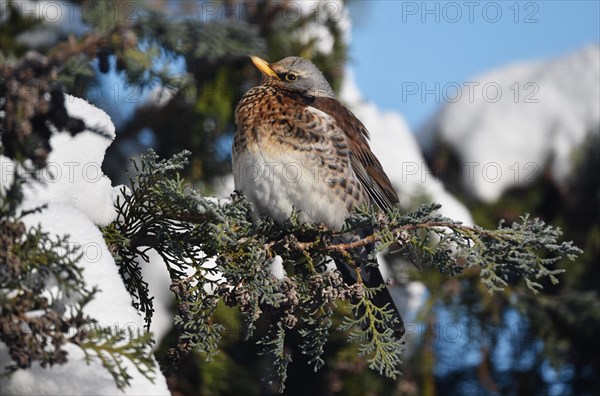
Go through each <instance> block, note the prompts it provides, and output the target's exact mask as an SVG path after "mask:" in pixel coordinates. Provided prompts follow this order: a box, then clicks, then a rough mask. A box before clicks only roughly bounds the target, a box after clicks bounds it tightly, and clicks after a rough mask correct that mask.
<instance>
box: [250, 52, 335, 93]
mask: <svg viewBox="0 0 600 396" xmlns="http://www.w3.org/2000/svg"><path fill="white" fill-rule="evenodd" d="M250 59H252V63H254V65H255V66H256V67H257V68H258V70H260V71H261V73H262V74H263V84H270V85H274V86H277V87H280V88H283V89H286V90H288V91H292V92H296V93H299V94H302V95H309V96H315V97H328V98H334V97H335V94H334V93H333V90H332V89H331V86H330V85H329V83H328V82H327V80H326V79H325V77H324V76H323V73H321V71H320V70H319V69H318V68H317V67H316V66H315V65H314V64H313V63H312V62H311V61H309V60H308V59H304V58H300V57H298V56H289V57H287V58H283V59H282V60H280V61H279V62H275V63H268V62H267V61H265V60H263V59H261V58H259V57H258V56H251V57H250Z"/></svg>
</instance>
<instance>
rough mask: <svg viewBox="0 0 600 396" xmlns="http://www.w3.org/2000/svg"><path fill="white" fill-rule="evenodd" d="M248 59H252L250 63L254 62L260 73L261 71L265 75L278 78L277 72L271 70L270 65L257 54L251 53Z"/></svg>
mask: <svg viewBox="0 0 600 396" xmlns="http://www.w3.org/2000/svg"><path fill="white" fill-rule="evenodd" d="M250 59H252V63H254V66H256V68H257V69H258V70H260V71H261V73H263V74H264V75H266V76H269V77H274V78H276V79H278V80H279V76H278V75H277V73H275V72H274V71H273V69H271V66H269V64H268V63H267V61H266V60H264V59H261V58H259V57H258V56H254V55H251V56H250Z"/></svg>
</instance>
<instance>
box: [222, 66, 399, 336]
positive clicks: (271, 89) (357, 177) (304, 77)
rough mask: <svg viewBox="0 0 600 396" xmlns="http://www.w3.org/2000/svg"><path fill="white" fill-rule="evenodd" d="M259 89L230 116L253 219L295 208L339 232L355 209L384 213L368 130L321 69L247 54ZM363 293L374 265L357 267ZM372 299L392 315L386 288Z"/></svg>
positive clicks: (351, 275)
mask: <svg viewBox="0 0 600 396" xmlns="http://www.w3.org/2000/svg"><path fill="white" fill-rule="evenodd" d="M251 59H252V62H253V63H254V65H255V66H256V67H257V68H258V69H259V70H260V71H261V73H262V75H263V78H262V83H261V85H259V86H257V87H254V88H252V89H250V90H249V91H248V92H247V93H246V94H245V95H244V97H243V98H242V100H241V101H240V103H239V104H238V106H237V109H236V111H235V122H236V126H237V131H236V134H235V138H234V143H233V165H234V180H235V189H236V190H238V191H240V192H241V193H243V194H244V196H245V197H246V198H247V199H248V200H249V201H250V202H252V204H253V210H254V213H253V214H254V215H255V216H263V215H267V216H270V217H271V218H272V219H273V220H275V221H276V222H278V223H280V224H283V223H284V222H285V221H287V220H288V219H289V217H290V215H291V214H292V211H293V210H294V209H296V210H298V211H299V214H298V215H299V219H300V221H301V222H308V223H314V224H320V223H322V224H324V225H326V226H327V227H329V228H331V229H335V230H340V229H341V228H342V227H343V225H344V220H345V218H346V217H347V216H348V215H349V214H350V212H351V211H352V210H353V208H355V207H357V206H360V205H375V206H376V207H378V208H380V209H384V210H387V209H390V208H392V207H394V206H395V205H396V204H397V203H398V196H397V194H396V192H395V190H394V189H393V187H392V185H391V182H390V180H389V178H388V177H387V175H386V174H385V172H384V171H383V168H382V166H381V164H380V162H379V161H378V160H377V158H376V157H375V155H374V154H373V152H372V151H371V149H370V147H369V132H368V131H367V129H366V128H365V126H364V125H363V124H362V123H361V122H360V121H359V120H358V119H357V118H356V116H355V115H354V114H352V112H350V110H348V109H347V108H345V107H344V106H343V105H342V104H341V103H340V102H339V101H338V100H337V99H336V97H335V94H334V93H333V90H332V89H331V86H330V85H329V83H328V82H327V80H326V79H325V77H324V76H323V74H322V73H321V71H320V70H319V69H318V68H317V67H316V66H315V65H314V64H313V63H312V62H310V61H309V60H307V59H304V58H300V57H288V58H284V59H282V60H280V61H279V62H276V63H273V64H269V63H267V62H266V61H265V60H263V59H261V58H258V57H256V56H252V57H251ZM336 264H337V266H338V269H339V270H340V272H341V273H342V275H343V277H344V281H345V282H346V283H350V284H352V283H355V282H357V278H358V277H357V274H356V269H355V268H353V267H350V266H349V265H348V264H347V263H341V262H340V263H337V262H336ZM360 279H361V280H362V282H363V283H364V284H365V286H367V287H369V288H374V287H378V286H381V285H383V284H384V280H383V277H382V275H381V273H380V271H379V269H378V268H377V266H374V265H361V267H360ZM372 302H373V303H374V304H375V305H376V306H378V307H380V308H382V307H384V306H385V305H386V304H389V305H388V307H389V308H392V309H393V310H394V311H395V312H396V313H397V315H398V323H397V326H396V328H395V329H394V333H395V335H396V336H397V337H398V338H400V337H402V336H403V334H404V325H403V323H402V319H401V317H400V314H399V313H398V311H397V307H396V305H395V304H394V302H393V301H392V298H391V295H390V293H389V291H388V289H387V288H386V287H383V288H382V289H381V290H380V291H378V292H377V294H376V295H375V296H374V297H373V299H372Z"/></svg>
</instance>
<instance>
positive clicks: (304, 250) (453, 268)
mask: <svg viewBox="0 0 600 396" xmlns="http://www.w3.org/2000/svg"><path fill="white" fill-rule="evenodd" d="M187 155H188V153H185V152H184V153H181V154H179V155H176V156H174V157H173V158H171V159H169V160H159V159H158V157H157V155H156V154H155V153H154V152H152V151H151V152H150V153H149V154H147V155H144V156H142V157H141V159H140V162H139V163H138V164H136V167H135V169H136V170H137V174H135V175H133V176H132V177H131V179H130V181H131V190H129V191H128V190H126V189H124V190H123V198H122V200H120V201H119V203H118V204H117V211H118V214H119V216H118V219H117V220H116V221H115V222H114V223H113V224H111V225H110V226H108V227H107V228H106V229H105V230H104V233H105V237H106V239H107V241H108V243H109V246H110V249H111V251H112V252H113V253H114V255H115V257H116V258H117V262H118V264H119V266H120V269H121V274H122V275H123V276H124V279H125V282H126V284H128V287H129V288H130V291H131V292H132V294H133V295H134V296H136V298H137V302H136V304H137V306H138V308H139V309H140V310H142V311H143V312H145V313H146V318H147V323H148V324H149V323H150V319H151V316H152V299H151V297H150V296H149V294H148V289H147V285H146V284H145V282H144V280H143V278H142V277H141V272H140V270H139V266H140V262H139V260H138V258H140V257H141V258H142V259H144V260H146V261H148V256H147V252H148V251H149V250H150V249H154V250H156V251H157V252H158V254H159V255H160V256H161V258H162V259H163V261H164V263H165V265H166V267H167V270H168V271H169V274H170V276H171V281H172V287H171V289H172V291H173V292H174V294H175V297H176V300H177V304H178V307H177V308H178V313H177V316H176V319H175V323H176V325H177V327H178V330H179V339H178V343H177V346H176V347H175V348H173V349H172V350H171V351H170V356H171V357H172V359H171V360H172V363H173V364H177V362H178V361H179V360H180V359H181V358H182V357H183V356H185V354H187V353H188V352H190V351H191V350H193V349H197V350H200V351H203V352H205V353H206V356H207V358H208V359H211V357H212V356H214V353H215V351H216V350H217V347H218V342H219V339H220V334H221V333H222V331H223V327H222V325H221V324H219V323H216V322H215V321H214V320H213V319H212V318H213V314H214V310H215V307H216V306H217V303H218V301H219V300H222V301H223V302H224V303H225V304H227V305H229V306H233V307H238V308H239V310H240V311H241V312H242V313H244V317H245V331H246V333H245V338H246V339H247V340H250V341H255V342H257V343H258V344H259V345H261V346H262V353H264V354H268V355H270V356H271V358H272V360H273V371H272V372H271V373H269V374H268V375H267V376H266V377H265V378H266V379H267V380H268V381H275V382H277V383H278V384H279V385H280V390H281V391H283V389H284V381H285V378H286V368H287V365H288V363H289V362H290V361H291V357H290V355H289V354H288V353H287V352H286V348H285V339H286V335H288V334H289V332H291V331H297V332H298V334H300V336H301V337H302V339H303V342H302V344H301V349H302V352H303V353H304V354H305V355H306V356H307V358H308V363H309V364H311V365H313V367H314V369H315V370H318V369H319V368H321V367H322V366H323V364H324V361H323V358H322V356H323V351H324V349H325V348H326V343H327V339H328V336H329V334H330V332H331V331H343V332H345V333H347V334H348V341H349V342H354V343H358V344H359V345H360V347H359V353H360V355H361V356H363V357H365V358H366V359H367V361H368V363H369V367H370V368H371V369H373V370H376V371H377V372H379V373H380V374H382V375H385V376H388V377H391V378H395V376H396V375H398V374H399V369H400V367H399V366H400V363H401V361H400V353H401V351H402V341H400V340H397V339H395V338H394V336H393V330H392V329H393V321H394V315H393V313H392V311H391V310H390V309H389V308H388V307H386V308H383V309H382V308H378V307H376V306H375V305H374V304H373V303H372V302H371V300H370V298H371V297H372V295H373V294H374V293H375V292H376V289H369V288H367V287H365V285H363V284H362V283H361V282H360V281H359V282H358V283H356V284H354V285H347V284H345V283H343V282H342V280H341V275H340V274H339V272H338V271H337V270H333V271H328V270H327V264H328V262H329V261H330V260H331V259H332V258H334V259H338V260H345V261H346V262H348V263H349V264H351V265H354V264H353V263H354V261H355V258H354V257H352V254H353V252H355V251H356V248H357V247H360V246H365V245H369V244H373V243H377V246H378V249H380V250H381V249H385V248H387V247H389V246H392V245H394V244H400V245H406V244H407V243H412V244H414V245H415V246H417V247H418V248H419V250H420V251H421V252H422V253H421V254H422V257H421V259H422V260H423V262H425V263H426V264H428V266H429V267H432V268H437V269H438V270H440V271H442V272H444V273H448V274H450V275H455V274H458V273H460V272H462V271H463V270H464V269H465V268H468V267H471V266H477V267H480V268H481V282H482V283H484V284H485V285H486V286H488V288H489V290H490V292H493V291H499V290H502V289H503V287H505V286H506V282H507V280H508V278H514V277H517V278H520V279H522V280H523V282H525V283H526V285H527V287H529V289H531V291H532V292H534V293H537V292H538V291H539V290H540V289H541V283H540V282H539V280H540V279H541V278H549V279H550V280H551V281H553V282H556V281H557V279H556V275H557V274H558V273H560V270H553V269H552V264H553V263H554V262H556V261H557V260H559V259H561V258H563V257H567V258H569V259H571V260H573V259H574V258H575V257H576V255H577V254H579V253H580V250H579V249H578V248H577V247H575V246H574V245H573V244H572V243H571V242H559V238H560V237H561V232H560V230H559V229H558V228H555V227H552V226H549V225H546V224H544V223H543V222H542V221H541V220H539V219H530V218H529V216H523V217H522V218H521V221H520V222H516V223H514V224H512V225H511V226H506V225H504V224H503V223H500V224H499V227H498V229H497V230H486V229H483V228H481V227H477V226H474V227H471V226H465V225H463V224H461V223H460V222H456V221H453V220H451V219H449V218H446V217H443V216H441V215H440V214H439V213H438V212H437V210H438V209H439V208H440V206H439V205H437V204H432V205H424V206H421V207H420V208H419V209H418V210H416V211H414V212H411V213H407V214H405V213H401V211H400V210H399V209H395V210H392V211H390V212H389V213H380V212H375V211H373V210H371V209H368V208H361V209H359V210H357V211H355V212H354V213H353V214H352V215H351V216H350V217H349V218H348V219H347V223H346V227H345V228H344V230H343V231H342V233H346V232H352V231H353V230H355V229H359V228H364V227H375V229H377V231H376V232H375V233H374V234H372V235H370V236H368V237H365V238H363V239H361V240H358V241H353V242H350V243H339V242H333V241H335V240H336V237H339V232H335V231H333V230H330V229H327V228H326V227H324V226H320V225H310V224H300V223H299V222H298V220H297V216H296V215H292V217H291V218H290V220H289V221H288V223H287V224H285V225H284V226H280V225H277V224H274V223H273V221H272V220H270V219H268V218H263V219H260V220H258V221H252V220H251V217H250V205H249V203H248V202H247V201H246V200H245V199H244V198H243V196H241V195H238V194H235V193H234V194H233V195H232V196H231V199H230V200H224V201H218V200H215V199H211V198H205V197H201V196H200V195H199V194H198V193H197V192H196V191H195V190H194V189H193V188H191V187H190V186H189V185H187V184H186V183H185V182H183V181H182V179H181V177H180V176H179V172H180V170H181V169H182V168H183V167H184V166H185V165H186V163H187V159H186V156H187ZM338 240H339V239H338ZM540 252H545V253H544V254H545V256H540ZM277 256H279V258H277ZM277 260H281V263H282V265H283V267H284V268H285V270H286V274H287V276H286V277H284V278H283V279H278V278H276V277H275V276H274V275H273V271H272V270H271V267H272V266H273V265H277V264H276V261H277ZM356 270H357V273H358V275H359V278H360V273H359V269H358V268H356ZM340 301H345V303H344V304H346V305H347V306H348V307H349V309H348V310H347V314H346V318H345V319H344V321H343V323H342V325H341V326H339V328H337V329H332V328H331V327H332V321H331V315H332V310H333V307H335V306H336V304H338V303H339V302H340ZM259 322H262V323H266V331H264V332H261V334H258V336H256V335H255V333H256V331H257V323H259ZM261 328H262V327H261ZM163 370H166V371H169V370H170V368H169V367H164V368H163Z"/></svg>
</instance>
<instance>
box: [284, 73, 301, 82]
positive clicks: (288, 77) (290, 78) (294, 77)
mask: <svg viewBox="0 0 600 396" xmlns="http://www.w3.org/2000/svg"><path fill="white" fill-rule="evenodd" d="M285 79H286V80H288V81H296V80H297V79H298V76H297V75H296V74H294V73H288V74H286V75H285Z"/></svg>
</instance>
